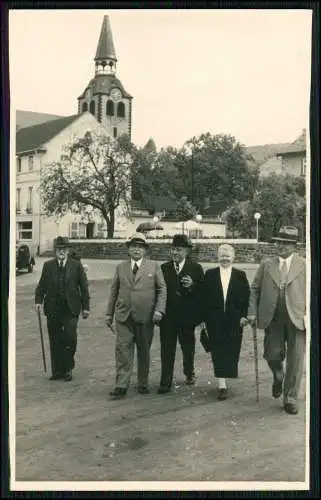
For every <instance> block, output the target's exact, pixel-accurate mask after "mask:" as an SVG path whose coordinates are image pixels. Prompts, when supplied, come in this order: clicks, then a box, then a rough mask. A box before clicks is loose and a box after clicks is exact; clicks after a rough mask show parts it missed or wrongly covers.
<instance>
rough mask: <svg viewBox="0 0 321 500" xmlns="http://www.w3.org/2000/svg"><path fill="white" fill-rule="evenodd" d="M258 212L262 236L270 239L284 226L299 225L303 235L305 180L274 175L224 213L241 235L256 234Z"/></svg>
mask: <svg viewBox="0 0 321 500" xmlns="http://www.w3.org/2000/svg"><path fill="white" fill-rule="evenodd" d="M255 212H260V213H261V215H262V217H261V219H260V221H259V234H260V239H261V240H265V241H268V240H270V238H271V237H272V236H273V235H274V234H276V233H277V232H278V231H279V229H280V228H281V226H284V225H291V226H295V227H298V229H299V233H301V238H302V236H303V237H305V236H304V227H305V215H306V198H305V181H304V179H301V178H297V177H294V176H291V175H287V176H283V175H277V174H271V175H269V176H268V177H266V178H263V179H262V180H260V181H259V183H258V185H257V190H256V192H255V193H254V196H253V197H252V199H250V200H248V201H247V202H245V203H244V204H239V203H236V204H234V205H233V206H232V207H231V208H230V209H229V210H227V212H226V214H225V218H226V221H227V223H228V227H229V230H230V231H232V232H235V231H237V232H238V233H239V235H240V236H242V237H254V236H255V226H256V223H255V220H254V214H255Z"/></svg>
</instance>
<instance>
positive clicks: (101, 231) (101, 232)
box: [96, 224, 107, 238]
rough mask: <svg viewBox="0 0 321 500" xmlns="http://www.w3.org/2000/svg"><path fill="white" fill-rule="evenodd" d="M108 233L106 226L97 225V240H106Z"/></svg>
mask: <svg viewBox="0 0 321 500" xmlns="http://www.w3.org/2000/svg"><path fill="white" fill-rule="evenodd" d="M106 232H107V227H106V224H97V232H96V238H105V236H106Z"/></svg>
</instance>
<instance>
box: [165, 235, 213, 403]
mask: <svg viewBox="0 0 321 500" xmlns="http://www.w3.org/2000/svg"><path fill="white" fill-rule="evenodd" d="M191 247H192V245H191V242H190V241H189V239H188V238H187V236H186V235H184V234H175V235H174V237H173V240H172V246H171V259H170V260H169V261H168V262H165V263H164V264H162V266H161V268H162V271H163V274H164V278H165V282H166V287H167V303H166V313H165V316H164V317H163V318H162V321H161V323H160V344H161V379H160V386H159V389H158V393H159V394H166V393H168V392H170V391H171V388H172V382H173V372H174V363H175V355H176V346H177V339H178V341H179V343H180V346H181V349H182V353H183V372H184V375H185V383H186V384H188V385H193V384H194V383H195V372H194V357H195V332H194V330H195V327H196V325H197V324H198V323H200V320H199V291H200V286H201V283H202V282H203V279H204V271H203V268H202V266H201V265H200V264H198V263H196V262H192V260H191V259H190V258H189V253H190V251H191Z"/></svg>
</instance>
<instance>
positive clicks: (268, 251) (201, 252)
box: [43, 240, 305, 263]
mask: <svg viewBox="0 0 321 500" xmlns="http://www.w3.org/2000/svg"><path fill="white" fill-rule="evenodd" d="M149 243H150V248H149V255H150V258H151V259H154V260H159V261H165V260H167V259H168V257H169V254H170V247H171V244H170V242H169V241H167V242H163V241H157V242H156V241H150V242H149ZM221 243H222V242H219V243H218V242H217V243H213V242H204V243H203V242H202V243H199V242H197V243H194V245H193V249H192V253H191V255H192V258H193V260H196V261H198V262H212V261H215V260H216V258H217V249H218V247H219V245H220V244H221ZM231 244H233V246H234V248H235V253H236V257H235V262H236V263H257V262H260V261H261V260H262V259H263V258H266V257H270V256H273V255H275V246H274V245H273V244H268V243H237V241H234V242H233V243H232V242H231ZM71 247H72V249H73V250H75V251H76V252H77V254H78V255H80V257H81V258H83V259H110V260H121V259H125V258H126V257H127V256H128V254H127V247H126V245H125V243H124V241H122V240H114V241H111V240H109V241H97V240H96V241H95V242H93V241H81V242H78V241H76V240H73V241H71ZM298 252H299V253H300V254H301V255H302V256H303V257H305V247H303V246H302V245H301V246H299V247H298ZM43 255H44V256H51V255H53V252H46V253H45V254H43Z"/></svg>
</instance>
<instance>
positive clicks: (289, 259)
mask: <svg viewBox="0 0 321 500" xmlns="http://www.w3.org/2000/svg"><path fill="white" fill-rule="evenodd" d="M292 258H293V253H291V255H289V257H287V258H286V259H283V257H279V263H280V265H282V263H283V262H284V261H285V262H286V264H287V267H288V269H289V267H290V265H291V262H292Z"/></svg>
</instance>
